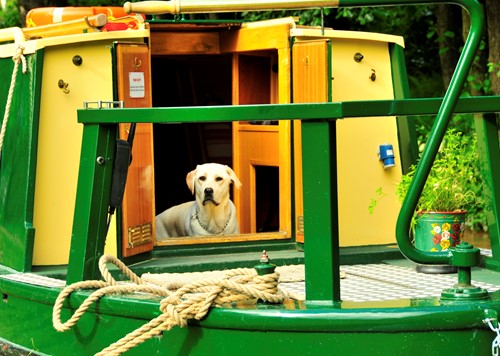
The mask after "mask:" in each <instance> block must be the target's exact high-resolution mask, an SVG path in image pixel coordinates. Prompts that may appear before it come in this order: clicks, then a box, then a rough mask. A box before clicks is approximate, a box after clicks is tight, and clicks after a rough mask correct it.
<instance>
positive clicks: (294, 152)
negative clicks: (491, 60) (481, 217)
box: [0, 0, 500, 356]
mask: <svg viewBox="0 0 500 356" xmlns="http://www.w3.org/2000/svg"><path fill="white" fill-rule="evenodd" d="M428 2H431V3H436V4H439V3H444V2H445V1H441V0H437V1H425V2H424V1H420V0H314V1H299V0H286V1H285V0H283V1H282V0H274V1H271V0H256V1H239V0H203V1H199V0H170V1H144V2H134V3H125V4H124V6H123V8H103V7H94V8H93V7H85V8H76V7H66V8H40V9H34V10H32V12H30V13H29V14H28V15H27V24H26V27H25V28H6V29H1V30H0V39H1V41H2V44H1V45H0V71H1V73H2V74H1V75H2V76H3V77H4V81H3V82H2V83H3V84H2V83H0V98H1V100H2V101H3V103H5V104H3V105H1V108H0V112H1V113H2V114H3V115H2V117H3V118H2V119H1V123H2V128H1V132H0V207H1V208H0V291H1V293H2V302H1V303H0V315H1V317H0V349H1V354H5V355H18V354H19V355H56V356H57V355H68V354H70V355H93V354H99V355H108V354H109V355H118V354H122V353H123V354H127V355H208V354H218V355H235V354H241V355H256V354H259V355H262V354H264V355H271V354H274V353H280V354H286V355H309V354H316V355H330V354H336V355H367V354H376V355H403V354H404V355H412V354H426V355H448V354H450V355H451V354H453V355H485V354H489V353H490V352H491V353H493V354H497V353H498V351H499V347H500V345H499V343H500V340H499V336H498V335H500V333H499V330H500V327H499V324H498V313H499V311H500V292H499V291H498V290H499V289H500V274H499V271H500V250H499V249H500V224H499V215H500V212H499V209H500V171H499V169H500V156H499V154H500V152H499V149H498V147H499V146H498V145H499V138H498V131H497V124H496V116H495V115H496V113H498V112H500V97H496V96H488V97H466V98H462V97H460V93H461V90H462V88H463V85H464V83H465V81H466V77H467V74H468V71H469V69H470V67H471V65H472V62H473V60H474V56H475V54H476V51H477V49H478V47H479V45H480V41H481V36H482V33H483V29H484V21H485V20H484V17H485V14H484V9H483V4H482V2H481V1H478V0H452V1H446V3H449V2H451V3H453V4H456V5H458V6H462V7H463V8H465V9H466V10H467V11H468V13H469V16H470V20H471V21H470V22H471V27H470V30H469V34H468V38H467V40H466V43H465V46H464V48H463V51H462V54H461V57H460V59H459V62H458V65H457V68H456V69H455V73H454V76H453V78H452V80H451V83H450V85H449V88H448V89H447V91H446V93H445V95H444V96H443V97H439V98H420V99H412V98H410V95H409V88H408V80H407V75H406V67H405V58H404V46H405V42H404V38H403V37H401V36H396V35H392V34H380V33H366V32H354V31H340V30H335V29H331V28H326V27H325V26H324V25H323V24H322V25H321V26H318V27H314V26H301V25H299V24H298V22H297V19H295V18H280V19H272V20H266V21H257V22H243V21H240V20H237V19H234V18H233V19H232V18H231V14H234V13H236V12H241V11H264V10H278V9H307V8H318V9H324V8H332V7H339V8H340V7H361V6H395V5H398V6H409V5H419V4H423V3H428ZM197 14H219V15H220V14H223V16H213V17H214V18H213V19H211V20H207V19H206V18H207V17H204V18H203V19H200V17H198V16H197ZM224 14H225V15H226V16H224ZM208 17H210V16H208ZM223 18H225V19H224V20H222V19H223ZM461 113H473V114H476V115H475V119H474V120H475V129H476V134H477V137H478V144H479V151H480V156H481V162H482V174H483V181H484V200H485V202H486V211H487V218H488V225H489V241H488V245H487V247H486V248H479V247H476V246H474V245H473V244H470V243H468V242H465V241H463V242H461V243H460V244H458V245H457V246H455V247H453V248H450V249H447V250H443V251H440V252H430V251H423V250H419V249H417V248H416V247H415V246H414V244H413V242H412V238H411V236H412V234H411V226H410V225H411V219H412V217H413V214H414V211H415V207H416V204H417V201H418V199H419V196H420V194H421V192H422V189H423V186H424V184H425V181H426V178H427V176H428V174H429V171H430V169H431V167H432V164H433V161H434V159H435V156H436V153H437V151H438V148H439V145H440V143H441V141H442V139H443V137H444V135H445V131H446V129H447V127H448V124H449V123H450V120H451V118H452V116H453V115H455V114H461ZM416 115H432V116H433V117H434V124H433V127H432V130H431V132H430V135H429V140H428V142H427V145H426V147H425V150H424V152H423V154H422V157H421V159H420V160H419V164H418V167H417V171H416V173H415V177H414V179H413V182H412V185H411V187H410V190H409V192H408V194H407V196H406V199H405V200H404V202H403V203H402V204H401V203H399V202H398V201H397V199H396V198H395V197H394V198H393V197H391V196H388V197H387V198H386V199H384V201H383V202H381V207H380V209H377V211H376V212H375V213H374V214H369V212H368V208H367V206H368V203H369V199H370V196H372V194H373V192H374V191H375V190H376V188H378V187H383V189H385V190H386V191H391V190H394V185H395V182H397V181H398V180H400V179H401V176H402V173H403V171H405V170H406V169H407V168H408V167H409V166H410V165H411V164H412V163H413V162H415V160H416V158H417V155H418V151H417V149H416V141H415V133H414V130H413V128H412V117H414V116H416ZM382 146H383V147H390V151H391V154H390V156H391V157H390V158H392V159H393V161H392V162H390V164H387V165H386V166H385V167H384V165H383V162H382V160H381V159H380V158H381V157H379V154H378V153H379V149H380V147H382ZM207 162H216V163H220V164H225V165H228V166H230V167H232V169H233V171H234V172H235V174H236V175H237V177H238V178H239V180H240V181H241V183H242V186H241V189H234V187H233V189H232V192H231V199H232V200H233V201H234V204H235V206H236V218H237V220H238V223H239V229H240V233H239V234H210V235H206V236H205V235H203V236H180V237H170V238H162V239H159V238H157V237H156V221H155V216H156V215H157V214H159V213H160V212H162V211H164V210H165V209H167V208H169V207H171V206H173V205H176V204H179V203H181V202H184V201H190V200H193V197H192V194H191V192H190V190H189V189H188V187H186V174H187V173H188V172H190V171H191V170H193V169H194V168H195V167H196V166H197V165H198V164H202V163H207ZM417 264H426V265H431V266H433V265H450V266H453V267H454V268H455V270H456V272H455V273H451V274H425V273H418V272H416V270H415V266H416V265H417Z"/></svg>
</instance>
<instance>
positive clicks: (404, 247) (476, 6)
mask: <svg viewBox="0 0 500 356" xmlns="http://www.w3.org/2000/svg"><path fill="white" fill-rule="evenodd" d="M383 3H384V4H386V5H396V4H397V5H406V4H424V3H429V1H407V2H406V1H397V0H394V1H391V0H389V1H387V0H386V1H376V0H374V1H362V2H359V1H356V0H343V1H341V2H340V4H339V6H343V7H344V6H345V7H347V6H377V5H382V4H383ZM433 3H436V4H440V3H454V4H457V5H461V6H463V7H464V8H465V9H466V10H467V11H468V12H469V15H470V29H469V35H468V37H467V40H466V41H465V45H464V48H463V51H462V53H461V55H460V58H459V60H458V63H457V66H456V68H455V72H454V73H453V76H452V78H451V81H450V85H449V87H448V90H447V91H446V94H445V95H444V98H443V102H442V104H441V107H440V109H439V111H438V114H437V116H436V119H435V121H434V124H433V126H432V129H431V132H430V135H429V140H428V141H427V143H426V146H425V149H424V152H423V153H422V157H421V159H420V162H419V164H418V165H417V169H416V171H415V176H414V179H413V180H412V183H411V185H410V188H409V191H408V194H407V196H406V198H405V199H404V202H403V205H402V207H401V211H400V213H399V216H398V221H397V224H396V240H397V242H398V245H399V248H400V249H401V252H402V253H403V254H404V255H405V256H406V257H407V258H409V259H411V260H413V261H415V262H417V263H429V264H440V263H450V262H452V257H453V256H452V251H446V252H438V253H436V252H426V251H421V250H418V249H416V248H415V247H414V246H413V244H412V243H411V239H410V224H411V220H412V217H413V214H414V212H415V209H416V206H417V203H418V200H419V198H420V195H421V193H422V190H423V188H424V185H425V182H426V179H427V177H428V175H429V172H430V170H431V167H432V164H433V162H434V159H435V157H436V154H437V152H438V149H439V146H440V144H441V141H442V140H443V137H444V135H445V132H446V129H447V127H448V124H449V122H450V119H451V117H452V114H453V110H454V108H455V106H456V104H457V101H458V99H459V97H460V94H461V91H462V88H463V85H464V84H465V80H466V78H467V75H468V73H469V70H470V68H471V65H472V63H473V60H474V56H475V54H476V52H477V50H478V48H479V44H480V42H481V37H482V34H483V31H484V8H483V5H482V3H481V2H479V1H477V0H456V1H435V2H433Z"/></svg>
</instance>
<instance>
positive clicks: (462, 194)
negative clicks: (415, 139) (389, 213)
mask: <svg viewBox="0 0 500 356" xmlns="http://www.w3.org/2000/svg"><path fill="white" fill-rule="evenodd" d="M478 160H479V157H478V153H477V149H476V138H475V135H470V136H469V135H463V134H462V133H461V132H458V131H456V130H453V129H451V130H448V131H447V133H446V135H445V137H444V139H443V143H442V144H441V147H440V149H439V152H438V154H437V156H436V159H435V161H434V163H433V166H432V169H431V171H430V173H429V176H428V177H427V181H426V183H425V186H424V188H423V191H422V194H421V196H420V199H419V201H418V204H417V207H416V210H415V215H414V217H413V220H412V224H411V226H412V231H413V236H414V244H415V247H417V248H418V249H421V250H424V251H431V252H432V251H445V250H447V249H449V248H451V247H454V246H456V245H457V244H458V243H460V241H461V239H462V237H463V235H464V230H465V225H466V220H465V219H466V212H467V210H477V206H478V204H481V199H480V197H479V196H478V193H479V191H480V189H481V179H480V175H479V174H478ZM415 169H416V166H411V167H410V169H409V171H408V173H406V174H404V175H403V176H402V178H401V181H400V182H399V183H398V185H397V187H396V194H397V196H398V198H399V200H400V201H401V202H402V201H403V200H404V198H405V197H406V194H407V192H408V189H409V187H410V183H411V181H412V179H413V176H414V174H415ZM384 195H385V194H384V193H383V192H382V191H381V190H380V189H379V190H378V191H377V197H378V198H377V199H372V201H371V203H370V207H369V208H370V211H373V209H374V208H375V206H376V202H377V200H378V199H380V198H382V197H383V196H384ZM417 269H418V270H420V271H423V272H433V270H436V272H443V271H442V270H441V269H440V268H434V267H431V266H429V267H428V268H427V267H425V266H419V267H417Z"/></svg>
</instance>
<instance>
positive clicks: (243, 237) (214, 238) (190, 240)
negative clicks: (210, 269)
mask: <svg viewBox="0 0 500 356" xmlns="http://www.w3.org/2000/svg"><path fill="white" fill-rule="evenodd" d="M286 239H289V236H288V234H287V233H286V232H269V233H264V232H263V233H258V234H240V235H211V236H189V237H170V238H168V239H167V240H162V241H158V242H157V243H156V245H157V246H180V245H201V244H217V243H218V244H222V243H230V242H247V241H266V240H286Z"/></svg>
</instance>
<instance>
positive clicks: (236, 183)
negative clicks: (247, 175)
mask: <svg viewBox="0 0 500 356" xmlns="http://www.w3.org/2000/svg"><path fill="white" fill-rule="evenodd" d="M226 172H227V174H228V175H229V178H231V181H232V182H233V184H234V187H235V188H236V189H240V188H241V182H240V180H239V179H238V177H236V173H234V171H233V170H232V169H231V167H229V166H226Z"/></svg>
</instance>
